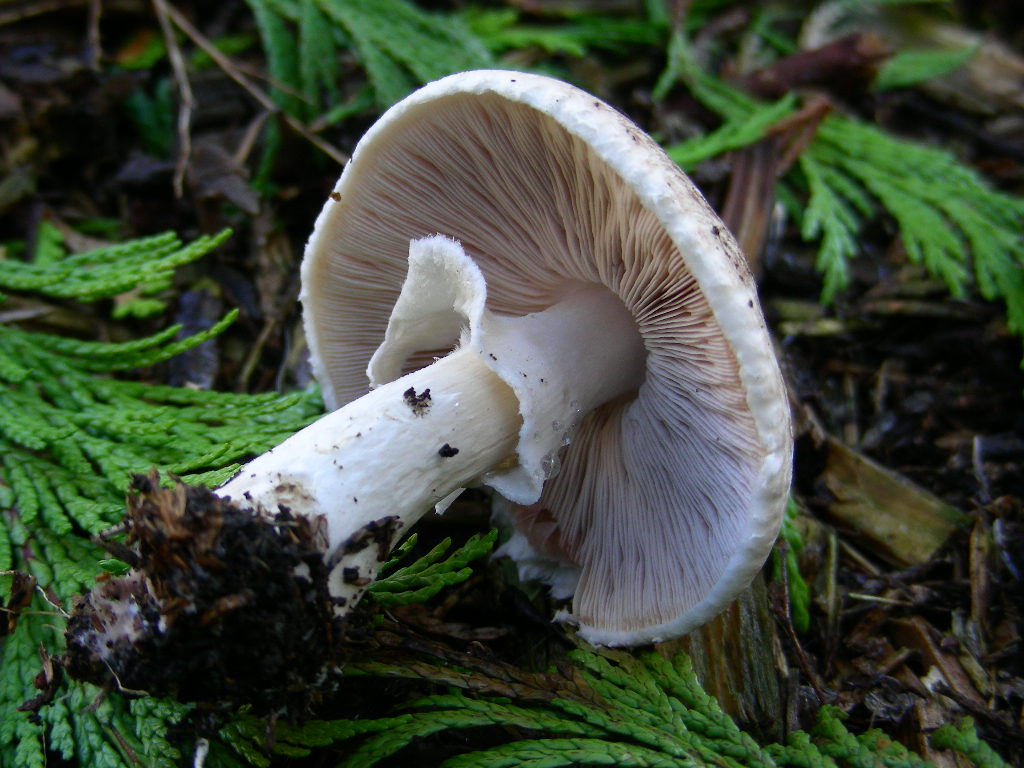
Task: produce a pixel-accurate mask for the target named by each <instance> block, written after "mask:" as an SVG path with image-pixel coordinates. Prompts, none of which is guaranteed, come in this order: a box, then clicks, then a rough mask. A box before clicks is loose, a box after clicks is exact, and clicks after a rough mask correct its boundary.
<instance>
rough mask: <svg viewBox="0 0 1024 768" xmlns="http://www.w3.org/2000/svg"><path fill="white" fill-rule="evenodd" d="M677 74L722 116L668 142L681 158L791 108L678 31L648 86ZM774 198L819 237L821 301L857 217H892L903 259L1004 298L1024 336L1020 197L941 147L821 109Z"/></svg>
mask: <svg viewBox="0 0 1024 768" xmlns="http://www.w3.org/2000/svg"><path fill="white" fill-rule="evenodd" d="M677 81H682V82H684V83H685V84H686V85H687V87H688V88H689V89H690V91H691V92H692V93H693V95H694V96H695V97H696V98H697V99H698V100H700V101H701V102H702V103H703V104H704V105H705V106H706V107H708V108H709V109H711V110H713V111H714V112H716V113H718V114H719V115H720V116H721V117H722V119H723V125H722V126H721V127H720V128H719V129H718V130H716V131H714V132H712V133H710V134H708V135H707V136H704V137H699V138H697V139H694V140H692V141H690V142H687V143H685V144H681V145H677V146H674V147H670V148H669V154H670V155H672V156H673V157H675V158H676V159H677V161H679V162H681V163H683V164H690V165H692V164H694V163H696V162H699V161H700V160H702V159H704V158H706V157H710V156H712V155H714V154H717V153H718V152H721V151H723V150H725V149H733V148H736V147H738V146H742V145H744V144H745V143H750V142H751V141H754V140H756V139H757V138H758V137H760V136H764V135H765V132H766V131H767V130H768V128H769V127H770V126H771V121H772V120H773V119H774V120H777V119H780V118H782V117H785V116H786V115H788V114H790V113H791V111H792V110H793V108H794V104H793V102H792V101H791V100H790V99H789V98H784V99H782V100H780V101H779V102H777V103H775V104H769V105H765V104H761V103H759V102H757V101H756V100H754V99H751V98H750V97H748V96H746V95H744V94H742V93H740V92H738V91H736V90H735V89H733V88H731V87H729V86H728V85H726V84H725V83H723V82H722V81H720V80H718V79H716V78H714V77H712V76H711V75H709V74H708V73H706V72H704V71H703V70H701V69H700V68H699V67H698V66H697V65H696V64H695V63H694V61H693V59H692V56H691V55H690V52H689V49H688V44H687V42H686V40H685V38H684V37H683V36H682V35H676V36H675V37H674V38H673V41H672V44H671V46H670V55H669V66H668V68H667V69H666V72H665V74H664V75H663V77H662V79H661V81H660V82H659V85H658V88H657V89H656V91H655V93H656V94H664V93H665V92H666V91H667V89H668V87H669V86H670V85H671V84H672V83H674V82H677ZM782 184H783V188H782V189H781V190H780V192H781V194H780V197H781V198H782V199H784V200H790V201H792V202H793V204H791V205H790V206H789V207H790V211H791V212H792V214H793V215H794V216H795V218H796V219H797V221H798V222H799V225H800V232H801V234H802V236H803V237H804V239H805V240H807V241H818V242H819V250H818V264H817V266H818V269H819V270H820V271H821V273H822V275H823V288H822V299H823V300H824V301H831V300H832V299H834V298H835V296H836V294H837V293H838V292H839V291H841V290H842V289H843V288H845V287H846V286H847V285H848V284H849V280H850V275H849V264H850V260H851V259H853V258H854V257H855V256H856V255H857V254H858V252H859V250H860V247H859V236H860V232H861V229H862V228H863V226H864V224H865V223H866V222H867V221H868V220H870V219H871V218H874V217H875V216H877V215H878V214H879V213H882V212H884V213H886V214H888V215H889V216H891V217H892V219H893V220H894V222H895V224H896V227H897V229H898V231H899V236H900V240H901V242H902V244H903V247H904V250H905V251H906V254H907V257H908V259H910V260H911V261H913V262H915V263H920V264H922V265H923V266H924V267H925V268H926V269H927V270H928V272H929V273H930V274H932V275H934V276H935V277H938V278H941V279H942V280H943V281H944V282H945V284H946V286H947V287H948V289H949V291H950V293H951V294H952V295H953V296H962V295H964V294H965V293H966V292H967V291H968V289H969V288H970V287H971V286H972V285H974V286H976V287H977V290H978V292H979V293H980V294H981V295H982V297H984V298H985V299H988V300H990V301H997V300H1002V301H1004V302H1005V303H1006V308H1007V319H1008V326H1009V328H1010V330H1011V331H1012V332H1013V333H1016V334H1018V335H1024V237H1022V236H1021V230H1020V222H1021V220H1022V218H1024V199H1021V198H1017V197H1012V196H1010V195H1007V194H1004V193H1002V192H999V191H998V190H996V189H994V188H993V187H992V186H991V185H990V184H988V183H987V182H986V181H985V180H984V179H983V178H982V177H981V175H980V174H978V173H977V172H976V171H974V170H973V169H971V168H969V167H967V166H966V165H964V164H963V163H961V162H960V161H959V160H957V159H956V157H954V156H953V154H951V153H950V152H947V151H944V150H941V149H937V148H934V147H928V146H925V145H923V144H920V143H916V142H912V141H908V140H905V139H901V138H898V137H896V136H893V135H891V134H889V133H887V132H886V131H884V130H882V129H880V128H877V127H875V126H873V125H869V124H867V123H865V122H862V121H860V120H857V119H855V118H852V117H846V116H842V115H837V114H834V115H830V116H828V117H827V118H825V120H824V121H823V122H822V123H821V125H820V126H819V128H818V131H817V134H816V137H815V140H814V141H813V142H812V143H811V145H810V146H809V147H808V148H807V149H806V150H804V152H803V153H802V154H801V155H800V158H799V161H798V163H797V165H796V167H795V168H794V170H793V171H791V172H790V173H789V174H788V175H787V177H786V178H785V179H783V182H782Z"/></svg>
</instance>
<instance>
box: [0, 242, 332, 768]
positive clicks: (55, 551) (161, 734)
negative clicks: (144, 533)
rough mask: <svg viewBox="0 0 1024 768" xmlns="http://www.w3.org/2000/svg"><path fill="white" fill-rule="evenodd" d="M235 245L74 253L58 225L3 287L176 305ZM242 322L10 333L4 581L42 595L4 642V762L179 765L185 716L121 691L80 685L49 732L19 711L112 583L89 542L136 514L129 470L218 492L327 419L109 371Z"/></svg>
mask: <svg viewBox="0 0 1024 768" xmlns="http://www.w3.org/2000/svg"><path fill="white" fill-rule="evenodd" d="M226 236H227V233H222V234H220V235H218V236H216V237H212V238H209V237H204V238H200V239H198V240H196V241H194V242H192V243H190V244H188V245H183V244H182V243H181V242H180V241H179V240H178V239H177V238H176V237H175V236H174V235H171V234H168V235H160V236H157V237H152V238H145V239H142V240H135V241H131V242H128V243H124V244H120V245H115V246H111V247H108V248H102V249H99V250H95V251H90V252H88V253H81V254H71V255H68V254H66V253H65V252H64V248H63V246H62V244H61V242H60V238H59V237H58V236H57V234H56V230H53V229H52V228H50V229H44V230H43V231H42V232H41V233H40V234H39V236H37V242H38V246H37V249H36V253H35V254H34V258H33V260H32V261H31V262H26V261H20V260H15V259H7V260H3V261H0V287H2V288H4V289H5V290H7V291H11V292H14V291H17V292H22V293H30V294H34V295H35V296H43V297H47V298H50V299H55V298H56V299H66V298H72V299H77V300H78V301H97V300H100V299H104V298H112V297H114V296H115V295H119V294H124V293H126V292H129V293H130V294H132V295H134V296H136V297H138V298H140V299H145V300H152V301H153V302H162V298H161V297H160V296H158V295H156V291H157V290H159V289H162V288H164V287H166V286H167V285H168V283H169V280H170V276H171V273H172V271H173V269H174V268H175V267H176V266H178V265H180V264H183V263H185V262H187V261H191V260H194V259H196V258H199V257H200V256H202V255H203V254H205V253H207V252H209V251H210V250H211V249H212V248H214V247H216V246H217V245H218V244H219V243H220V242H221V241H222V240H223V239H224V238H225V237H226ZM2 310H3V306H2V304H0V312H2ZM147 311H148V310H147ZM233 320H234V314H233V313H232V314H229V315H228V316H227V317H225V318H224V319H223V320H222V321H221V322H219V323H217V324H216V325H215V326H214V327H213V328H211V329H209V330H208V331H204V332H202V333H199V334H196V335H193V336H190V337H188V338H185V339H177V338H176V336H177V334H178V332H179V330H180V329H179V328H178V327H177V326H171V327H169V328H167V329H165V330H164V331H161V332H159V333H156V334H154V335H151V336H148V337H145V338H140V339H136V340H133V341H128V342H121V343H101V342H94V341H85V340H81V339H75V338H68V337H62V336H55V335H50V334H44V333H33V332H29V331H26V330H23V329H21V328H18V327H16V326H15V325H13V324H10V323H0V521H2V525H0V571H5V572H9V571H11V570H17V571H20V572H23V573H30V574H32V575H33V576H34V577H35V579H36V580H37V582H38V585H39V595H38V596H37V597H36V598H35V600H34V601H33V602H32V604H31V605H30V606H29V609H28V611H27V612H25V613H23V614H22V615H21V616H20V617H19V619H18V621H17V624H16V629H15V631H14V633H13V634H12V635H10V636H9V637H7V638H6V640H4V642H3V647H2V668H0V669H2V671H0V765H10V766H19V768H21V767H22V766H43V765H45V764H46V763H47V751H48V750H51V751H54V752H56V753H58V754H60V755H61V756H62V757H63V758H64V759H68V760H77V761H78V763H79V764H80V765H103V766H118V765H125V766H131V765H138V764H139V763H140V762H143V763H145V764H146V765H156V766H160V765H166V766H171V765H178V764H180V761H179V760H178V759H177V752H176V749H174V748H172V747H171V746H170V745H169V744H168V743H167V741H166V729H167V725H168V723H170V722H172V721H173V720H174V719H175V718H178V717H180V716H181V715H182V713H183V712H184V709H183V708H182V707H179V706H177V705H172V704H164V703H162V702H158V701H154V700H148V699H143V700H140V701H138V702H134V703H132V704H128V702H126V701H124V700H123V699H121V698H119V697H116V696H110V697H107V698H106V699H105V700H104V701H103V702H102V704H100V705H99V706H95V707H94V706H92V705H93V700H94V699H95V698H96V695H97V691H96V690H95V689H94V688H90V687H88V686H84V685H80V684H71V685H68V686H66V687H64V688H62V689H61V690H60V692H59V693H58V695H57V696H56V698H55V699H54V700H53V702H52V703H51V704H50V705H48V706H45V707H43V708H42V710H41V712H40V716H41V719H40V721H38V722H34V721H33V720H32V719H30V717H29V714H28V713H26V712H20V711H18V707H19V705H21V704H22V703H23V702H25V701H26V700H28V699H31V698H32V697H33V696H34V695H35V694H36V693H37V692H36V690H35V688H34V687H33V681H34V679H35V677H36V675H37V674H39V672H40V668H41V666H42V664H41V660H40V656H39V649H40V648H46V649H49V650H50V652H59V651H60V649H61V647H62V641H63V638H62V635H63V619H62V617H61V615H60V614H61V611H62V610H63V609H65V608H66V607H67V604H68V600H69V598H70V597H71V596H72V595H73V594H75V593H80V592H83V591H85V590H87V589H88V588H89V587H90V586H91V584H92V582H93V580H94V578H95V577H96V575H97V574H98V573H100V570H101V565H100V563H101V561H102V559H103V554H102V550H100V549H99V548H98V547H97V546H96V545H94V544H93V543H92V541H91V540H90V536H91V535H92V534H95V533H97V532H99V531H101V530H103V529H105V528H108V527H110V526H111V525H114V524H115V523H117V522H119V521H120V519H121V518H122V516H123V507H124V502H123V498H124V489H125V487H126V484H127V480H128V477H129V475H130V473H133V472H145V471H147V470H148V469H149V468H150V467H153V466H157V467H159V468H161V469H162V470H164V471H169V472H173V473H177V474H180V475H182V476H184V477H185V478H186V479H187V480H189V481H190V482H193V483H198V482H205V483H208V484H211V485H212V484H216V483H218V482H219V481H220V480H221V479H222V478H224V477H225V475H227V474H229V473H231V472H232V471H233V470H234V468H236V467H237V466H238V463H237V462H239V461H241V460H242V459H244V458H246V457H247V456H250V455H252V454H255V453H259V452H262V451H264V450H266V449H267V448H269V447H271V446H273V445H274V444H276V443H278V442H280V441H281V440H282V439H284V438H285V437H286V436H288V435H290V434H291V433H292V432H294V431H295V430H297V429H299V428H301V427H302V426H304V425H305V424H306V423H308V422H309V421H310V420H311V419H312V418H313V417H314V416H315V415H316V414H317V413H318V411H319V398H318V397H317V393H316V392H315V391H312V390H311V391H308V392H300V393H297V394H292V395H287V396H279V395H275V394H269V395H236V394H227V393H218V392H204V391H197V390H191V389H184V388H182V389H178V388H173V387H163V386H148V385H145V384H142V383H139V382H137V381H133V380H130V379H127V378H113V377H112V376H111V375H110V374H112V373H114V372H117V371H128V370H131V369H135V368H139V367H145V366H151V365H154V364H156V363H159V362H161V361H163V360H166V359H167V358H169V357H171V356H173V355H176V354H179V353H180V352H183V351H185V350H187V349H190V348H192V347H194V346H196V345H197V344H201V343H203V342H204V341H206V340H208V339H210V338H212V337H213V336H215V335H216V334H218V333H220V332H221V331H222V330H223V329H224V328H226V327H227V326H228V325H229V324H230V323H231V322H232V321H233ZM9 582H10V578H9V577H7V576H4V577H0V594H3V595H4V596H6V593H7V592H8V588H9V586H8V585H9ZM44 595H45V599H44V597H43V596H44ZM5 620H6V619H5Z"/></svg>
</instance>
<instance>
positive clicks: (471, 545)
mask: <svg viewBox="0 0 1024 768" xmlns="http://www.w3.org/2000/svg"><path fill="white" fill-rule="evenodd" d="M418 539H419V537H418V535H417V534H415V533H414V534H412V535H411V536H409V538H408V539H406V540H405V541H404V542H403V543H402V545H401V546H400V547H399V548H398V549H397V550H396V551H395V555H394V557H393V558H392V559H391V560H389V561H388V562H386V563H385V564H384V565H382V566H381V568H380V571H379V574H382V575H378V577H377V580H376V581H375V582H374V583H373V584H371V585H370V587H369V590H368V591H369V593H370V596H371V597H372V598H373V601H374V602H375V603H378V604H379V605H409V604H410V603H422V602H425V601H427V600H429V599H430V598H432V597H433V596H434V595H436V594H437V593H438V592H440V591H441V590H442V589H444V588H445V587H450V586H452V585H454V584H458V583H460V582H463V581H465V580H466V579H468V578H469V577H470V576H472V575H473V569H472V568H470V567H469V564H470V563H471V562H472V561H473V560H476V559H477V558H480V557H483V556H484V555H486V554H488V553H489V552H490V551H491V550H492V549H493V548H494V542H495V541H497V539H498V531H497V530H496V529H495V530H492V531H491V532H490V533H488V534H486V535H483V536H481V535H475V536H471V537H470V538H469V540H468V541H467V542H466V543H465V544H463V545H462V546H461V547H460V548H459V549H457V550H456V551H455V552H453V553H452V554H451V555H449V556H448V557H447V558H445V559H443V560H442V559H441V558H444V556H445V554H446V553H447V552H448V550H449V549H450V548H451V546H452V540H451V539H444V540H443V541H441V542H440V543H439V544H438V545H437V546H435V547H434V548H433V549H432V550H430V551H429V552H428V553H427V554H425V555H423V556H422V557H421V558H419V559H418V560H417V561H416V562H414V563H412V564H411V565H407V566H405V567H404V568H399V569H398V570H396V571H394V572H393V573H391V572H390V571H391V569H392V568H394V566H395V565H397V564H398V563H399V562H400V561H401V560H403V559H404V558H405V557H406V556H407V555H408V554H409V552H411V551H412V549H413V548H414V547H415V546H416V544H417V542H418Z"/></svg>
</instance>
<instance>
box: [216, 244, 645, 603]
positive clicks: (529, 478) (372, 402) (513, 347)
mask: <svg viewBox="0 0 1024 768" xmlns="http://www.w3.org/2000/svg"><path fill="white" fill-rule="evenodd" d="M485 301H486V283H485V281H484V278H483V275H482V273H480V271H479V269H478V268H477V266H476V264H475V263H474V262H473V261H472V259H470V258H469V257H468V256H467V255H466V254H465V253H464V251H463V249H462V247H461V245H459V244H458V243H457V242H455V241H453V240H450V239H448V238H444V237H441V236H437V237H430V238H424V239H422V240H414V241H413V242H412V243H411V245H410V257H409V275H408V277H407V279H406V282H405V285H404V286H403V289H402V293H401V295H400V296H399V299H398V302H397V303H396V305H395V309H394V312H393V314H392V317H391V321H390V324H389V327H388V332H387V335H386V336H385V341H384V343H383V344H382V345H381V348H380V349H379V350H378V352H377V354H376V355H374V358H373V360H372V361H371V363H370V371H369V372H370V374H371V378H373V379H376V380H387V379H393V380H391V381H390V382H389V383H385V384H382V385H380V386H378V387H377V388H376V389H373V390H371V391H370V392H369V393H368V394H366V395H364V396H363V397H361V398H359V399H357V400H354V401H352V402H351V403H349V404H348V405H345V406H344V407H342V408H340V409H338V410H336V411H334V412H333V413H330V414H328V415H326V416H324V417H323V418H321V419H320V420H319V421H317V422H316V423H314V424H312V425H310V426H309V427H307V428H306V429H304V430H302V431H301V432H299V433H297V434H295V435H293V436H292V437H291V438H289V439H288V440H286V441H285V442H284V443H282V444H281V445H279V446H277V447H276V448H274V449H273V450H271V451H269V452H268V453H266V454H264V455H262V456H260V457H258V458H257V459H255V460H253V461H252V462H251V463H249V464H248V465H246V466H245V467H243V468H242V470H241V471H240V472H239V473H238V474H237V475H235V477H233V478H232V479H231V480H230V481H228V482H227V483H226V484H225V485H223V486H221V488H219V489H218V490H217V491H216V493H217V495H218V496H221V497H225V498H228V497H230V498H231V499H233V500H235V501H237V502H239V503H240V504H241V505H243V506H245V505H247V504H248V505H253V506H256V507H262V508H263V509H265V510H268V511H271V512H273V511H276V510H278V509H280V508H282V507H284V508H287V510H288V511H289V512H290V513H292V514H296V515H303V516H307V517H316V516H320V517H322V518H323V519H324V520H325V521H326V524H327V526H326V536H327V548H326V553H325V559H326V563H327V566H328V568H329V569H330V576H329V580H328V588H329V591H330V594H331V595H332V597H334V598H335V599H336V600H337V602H338V603H339V604H340V605H341V606H351V605H352V604H353V602H354V601H355V600H358V598H359V596H360V595H361V593H362V592H363V591H364V590H365V588H366V587H367V586H368V584H369V583H370V582H371V581H372V580H373V578H374V576H375V575H376V571H377V568H378V567H379V565H380V564H381V563H382V562H383V561H384V560H385V559H386V557H387V555H388V552H389V551H390V549H391V544H392V543H393V539H394V537H395V535H396V534H397V533H398V532H399V531H400V530H402V529H404V528H406V527H408V526H410V525H412V524H413V523H415V522H416V521H417V520H418V519H419V518H420V517H421V516H422V515H423V514H424V513H425V512H426V511H427V510H429V509H430V508H431V507H433V506H439V507H443V506H444V505H445V501H446V500H447V499H448V497H450V496H452V495H454V494H455V493H457V492H458V491H461V490H462V488H464V487H466V486H467V485H471V484H477V483H485V484H487V485H491V486H492V487H494V488H496V489H498V490H499V491H501V493H502V494H503V495H504V496H506V497H507V498H509V499H511V500H512V501H515V502H517V503H520V504H531V503H533V502H535V501H537V499H538V498H539V497H540V492H541V488H542V486H543V483H544V480H545V479H546V477H547V476H548V475H549V474H551V472H552V470H553V467H554V466H555V464H556V462H555V458H554V457H555V455H556V454H557V452H558V450H559V449H561V447H562V446H563V445H565V444H566V443H567V442H568V439H569V438H568V436H569V435H570V434H571V431H572V428H573V427H574V426H575V424H576V422H578V420H579V419H580V418H581V417H582V415H584V414H585V413H587V412H589V411H590V410H592V409H593V408H596V407H598V406H600V405H601V404H603V403H605V402H607V401H608V400H611V399H613V398H615V397H618V396H620V395H622V394H625V393H627V392H629V391H633V390H635V389H636V388H637V387H638V386H639V384H640V382H641V380H642V371H643V364H644V356H643V354H644V353H643V344H642V343H641V341H640V337H639V334H638V333H637V331H636V329H635V324H634V323H633V321H632V319H631V318H630V317H629V315H628V313H627V312H626V310H625V308H624V307H623V306H622V303H621V301H619V300H618V299H617V298H615V297H614V296H613V295H612V294H611V293H610V292H608V291H607V290H605V289H603V288H595V287H579V286H576V287H574V288H572V289H569V290H567V291H566V292H565V294H564V295H563V297H562V299H561V300H560V301H559V302H558V303H556V304H555V305H553V306H552V307H549V308H548V309H546V310H544V311H542V312H537V313H533V314H530V315H526V316H523V317H500V316H497V315H494V314H492V313H490V312H489V311H487V310H486V309H485V308H484V307H485ZM460 328H461V329H462V333H461V336H462V338H461V340H460V342H459V344H458V347H457V348H456V349H455V350H454V351H453V352H451V353H449V354H448V355H446V356H445V357H443V358H441V359H439V360H437V361H435V362H434V363H433V364H431V365H428V366H426V367H424V368H421V369H419V370H416V371H413V372H412V373H409V374H406V375H404V376H401V377H399V378H393V376H394V374H396V373H398V372H400V371H401V366H402V364H403V363H404V361H405V359H406V357H407V356H408V354H410V353H411V352H413V351H415V350H416V348H422V345H427V348H430V347H432V346H439V345H441V344H444V343H445V342H446V336H445V334H450V333H451V331H452V329H456V330H458V329H460ZM339 598H340V599H339ZM343 610H347V608H343Z"/></svg>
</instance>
